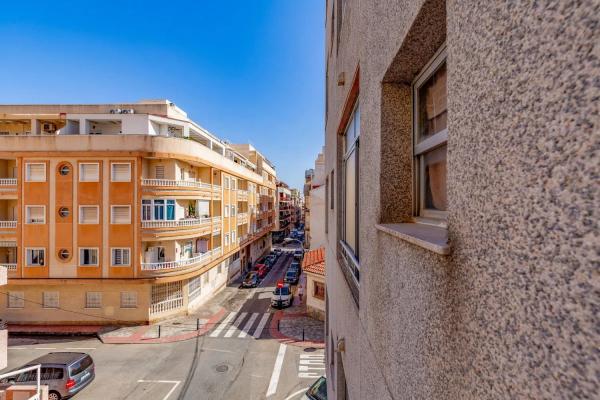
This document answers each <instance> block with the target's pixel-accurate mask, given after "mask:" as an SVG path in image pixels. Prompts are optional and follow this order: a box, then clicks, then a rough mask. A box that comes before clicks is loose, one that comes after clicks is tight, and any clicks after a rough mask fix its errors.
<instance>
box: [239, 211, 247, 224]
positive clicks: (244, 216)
mask: <svg viewBox="0 0 600 400" xmlns="http://www.w3.org/2000/svg"><path fill="white" fill-rule="evenodd" d="M237 223H238V225H243V224H247V223H248V213H245V212H244V213H239V214H238V215H237Z"/></svg>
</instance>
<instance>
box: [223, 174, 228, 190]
mask: <svg viewBox="0 0 600 400" xmlns="http://www.w3.org/2000/svg"><path fill="white" fill-rule="evenodd" d="M223 188H224V189H229V178H228V177H225V178H224V179H223Z"/></svg>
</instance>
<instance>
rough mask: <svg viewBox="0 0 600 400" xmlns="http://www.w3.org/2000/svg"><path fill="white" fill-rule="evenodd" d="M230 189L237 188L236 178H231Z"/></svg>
mask: <svg viewBox="0 0 600 400" xmlns="http://www.w3.org/2000/svg"><path fill="white" fill-rule="evenodd" d="M231 190H237V179H235V178H231Z"/></svg>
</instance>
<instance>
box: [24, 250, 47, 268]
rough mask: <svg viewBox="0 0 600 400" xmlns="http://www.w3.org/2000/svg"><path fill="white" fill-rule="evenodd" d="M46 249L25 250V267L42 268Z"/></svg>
mask: <svg viewBox="0 0 600 400" xmlns="http://www.w3.org/2000/svg"><path fill="white" fill-rule="evenodd" d="M45 255H46V249H26V257H27V265H28V266H31V267H39V266H44V259H45V258H46V257H45Z"/></svg>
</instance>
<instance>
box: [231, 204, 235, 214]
mask: <svg viewBox="0 0 600 400" xmlns="http://www.w3.org/2000/svg"><path fill="white" fill-rule="evenodd" d="M231 216H232V217H235V206H234V205H232V206H231Z"/></svg>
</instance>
